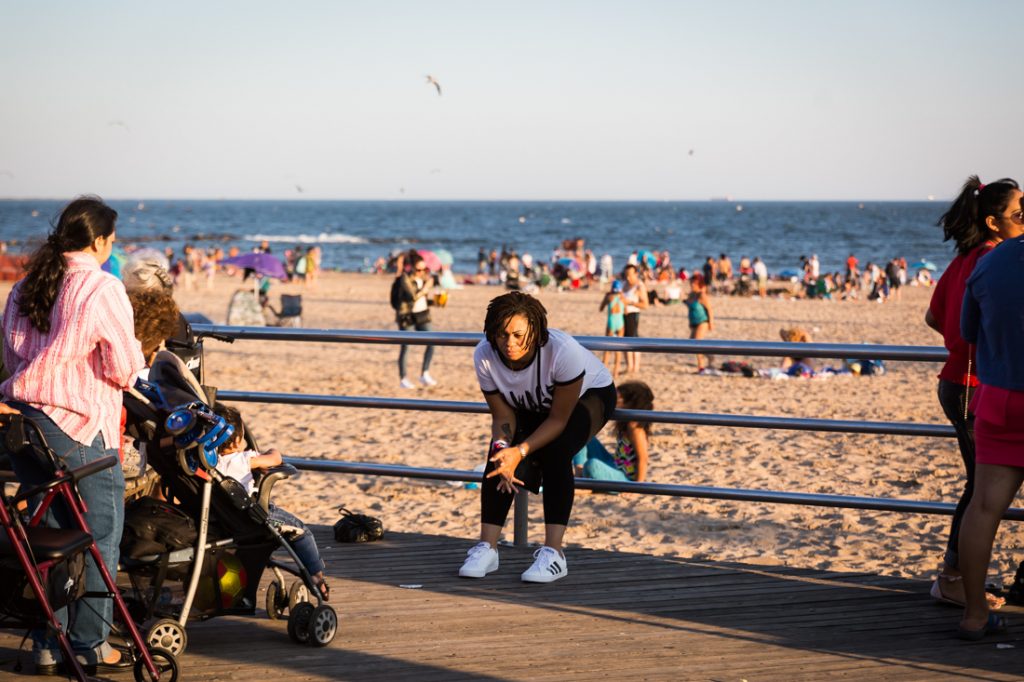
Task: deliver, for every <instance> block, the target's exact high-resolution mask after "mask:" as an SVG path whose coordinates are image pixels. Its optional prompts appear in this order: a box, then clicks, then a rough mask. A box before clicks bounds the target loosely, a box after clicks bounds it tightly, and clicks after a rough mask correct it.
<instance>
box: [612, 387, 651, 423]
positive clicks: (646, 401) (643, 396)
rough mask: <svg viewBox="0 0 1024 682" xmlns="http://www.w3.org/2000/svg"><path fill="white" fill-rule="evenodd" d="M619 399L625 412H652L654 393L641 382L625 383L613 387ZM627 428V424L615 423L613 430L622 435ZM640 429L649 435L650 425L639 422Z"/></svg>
mask: <svg viewBox="0 0 1024 682" xmlns="http://www.w3.org/2000/svg"><path fill="white" fill-rule="evenodd" d="M615 390H616V391H618V393H619V397H620V398H622V407H623V408H624V409H626V410H653V409H654V391H652V390H651V387H650V386H648V385H647V384H645V383H644V382H642V381H627V382H625V383H623V384H619V385H618V386H616V387H615ZM627 426H629V422H623V421H617V422H615V430H616V431H618V432H619V433H622V432H623V431H625V430H626V427H627ZM640 427H641V428H642V429H643V430H644V431H645V432H646V433H647V435H651V423H650V422H640Z"/></svg>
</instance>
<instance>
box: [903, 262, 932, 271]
mask: <svg viewBox="0 0 1024 682" xmlns="http://www.w3.org/2000/svg"><path fill="white" fill-rule="evenodd" d="M910 269H911V270H933V271H934V270H937V269H938V268H936V267H935V263H933V262H931V261H930V260H922V261H918V262H916V263H913V264H912V265H911V266H910Z"/></svg>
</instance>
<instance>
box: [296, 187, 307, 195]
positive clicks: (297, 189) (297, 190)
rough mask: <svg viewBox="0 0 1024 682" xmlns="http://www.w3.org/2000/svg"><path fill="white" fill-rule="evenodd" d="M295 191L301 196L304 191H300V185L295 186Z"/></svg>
mask: <svg viewBox="0 0 1024 682" xmlns="http://www.w3.org/2000/svg"><path fill="white" fill-rule="evenodd" d="M295 191H296V192H298V193H299V194H302V193H303V192H304V191H305V190H304V189H302V185H295Z"/></svg>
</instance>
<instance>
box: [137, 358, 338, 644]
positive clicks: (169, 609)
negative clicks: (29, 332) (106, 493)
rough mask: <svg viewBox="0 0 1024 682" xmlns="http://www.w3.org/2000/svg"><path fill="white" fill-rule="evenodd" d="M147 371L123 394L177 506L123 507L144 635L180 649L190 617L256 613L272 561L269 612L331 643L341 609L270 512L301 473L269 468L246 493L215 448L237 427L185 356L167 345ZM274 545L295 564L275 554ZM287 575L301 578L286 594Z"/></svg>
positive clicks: (316, 640) (306, 638) (310, 640)
mask: <svg viewBox="0 0 1024 682" xmlns="http://www.w3.org/2000/svg"><path fill="white" fill-rule="evenodd" d="M149 377H150V380H149V381H148V382H142V381H140V382H139V383H138V384H137V385H136V388H135V389H134V390H133V391H131V392H129V393H126V394H125V407H126V408H127V411H128V415H129V416H128V422H129V425H130V428H131V430H132V431H133V432H134V433H135V434H136V435H137V437H138V438H139V439H140V440H141V441H143V442H144V443H145V444H146V450H147V460H148V463H149V464H150V465H151V466H152V467H153V468H154V469H155V470H156V471H157V472H158V473H159V474H160V477H161V480H162V482H163V485H164V486H165V488H166V491H167V495H166V497H167V499H168V500H173V501H174V504H169V503H164V502H160V501H157V500H153V499H147V500H140V501H139V502H138V503H136V504H134V505H132V506H131V507H130V508H128V509H126V515H125V534H124V539H123V540H122V545H121V560H122V565H123V570H124V572H125V573H126V574H127V575H128V576H129V577H130V579H131V583H132V590H131V599H130V603H131V609H132V611H133V615H134V616H135V618H136V620H137V621H138V622H140V623H142V622H145V623H150V622H152V625H150V626H149V627H148V628H147V630H146V641H147V642H150V643H153V644H154V645H156V644H159V645H160V646H161V647H163V648H167V649H168V650H169V651H171V652H172V653H174V654H175V655H180V654H181V653H182V652H184V651H185V649H186V647H187V644H188V639H187V635H186V632H185V625H186V623H187V622H188V620H189V619H190V618H193V619H202V620H205V619H207V618H212V617H215V616H218V615H224V614H231V615H252V614H254V613H255V611H256V593H257V590H258V587H259V583H260V578H261V576H262V575H263V571H264V570H266V569H267V568H270V569H271V570H273V571H274V575H275V580H274V581H273V582H272V583H271V584H270V586H269V587H268V589H267V596H266V609H267V615H268V616H269V617H270V618H272V619H277V618H281V617H282V616H283V615H284V612H285V609H287V610H288V635H289V636H290V637H291V639H292V640H293V641H295V642H297V643H300V644H311V645H313V646H326V645H327V644H329V643H330V642H331V640H333V639H334V636H335V634H336V633H337V628H338V618H337V614H336V613H335V611H334V609H333V608H332V607H330V606H328V605H327V604H326V603H324V601H323V599H322V597H321V595H320V592H319V590H318V589H317V588H316V586H315V584H314V582H313V579H312V576H310V575H309V572H308V571H307V570H306V568H305V567H304V566H303V565H302V563H301V562H300V561H299V560H298V557H297V555H296V554H295V551H294V550H293V549H292V547H291V545H290V544H288V542H287V541H286V540H285V534H287V533H289V532H294V531H295V530H297V529H289V528H288V527H278V526H277V525H276V524H275V523H274V522H273V521H271V520H270V518H269V516H268V513H267V506H268V504H269V501H270V494H271V490H272V488H273V486H274V484H275V483H276V482H277V481H279V480H281V479H283V478H288V477H291V476H293V475H295V474H296V473H297V471H296V470H295V468H294V467H292V466H290V465H283V466H280V467H276V468H274V469H272V470H268V471H266V472H265V473H264V475H263V477H262V479H261V480H260V481H259V484H258V490H257V494H256V495H255V496H250V495H248V494H247V492H246V490H245V488H244V487H243V486H242V485H241V484H240V483H239V482H238V481H236V480H234V479H233V478H230V477H226V476H224V475H222V474H221V473H220V472H219V471H217V470H216V468H215V466H216V463H217V448H218V447H219V446H220V445H222V444H223V443H225V442H227V441H228V440H230V438H231V436H232V435H233V429H232V427H231V426H229V425H228V424H227V423H226V422H224V420H223V419H222V418H221V417H219V416H217V415H216V414H215V413H214V412H213V410H212V409H211V407H210V402H212V401H209V402H208V400H207V395H206V391H205V390H204V389H203V388H202V387H201V386H200V385H199V384H198V383H197V382H196V381H195V378H194V377H193V376H192V374H191V373H190V372H189V371H188V369H187V368H186V367H185V365H184V364H183V363H182V362H181V360H180V358H178V357H177V356H175V355H173V354H172V353H169V352H167V351H161V352H160V353H159V354H158V355H157V358H156V360H155V361H154V363H153V366H152V367H151V368H150V373H149ZM252 445H253V446H255V444H254V443H253V444H252ZM278 550H283V551H284V552H286V553H287V554H288V556H289V557H290V558H291V561H290V562H279V561H277V560H275V559H273V558H272V556H271V555H272V554H273V553H274V552H276V551H278ZM284 573H290V574H292V575H294V576H297V577H298V580H295V581H294V582H293V583H292V585H291V588H290V590H288V592H287V593H286V592H285V588H284V584H285V579H284ZM179 584H180V585H179ZM310 595H312V596H313V597H314V598H315V599H316V605H315V606H314V605H313V604H312V603H310V601H309V598H310ZM176 597H177V598H176ZM153 619H156V620H155V622H153Z"/></svg>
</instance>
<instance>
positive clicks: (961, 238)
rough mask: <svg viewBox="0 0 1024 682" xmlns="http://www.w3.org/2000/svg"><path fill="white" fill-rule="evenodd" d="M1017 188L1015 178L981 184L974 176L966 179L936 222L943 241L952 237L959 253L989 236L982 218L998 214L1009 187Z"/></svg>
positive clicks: (1004, 201) (1001, 211)
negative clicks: (955, 196)
mask: <svg viewBox="0 0 1024 682" xmlns="http://www.w3.org/2000/svg"><path fill="white" fill-rule="evenodd" d="M1017 189H1020V185H1018V184H1017V182H1016V181H1015V180H1011V179H1010V178H1003V179H1002V180H996V181H995V182H990V183H988V184H987V185H983V184H982V182H981V180H979V179H978V176H977V175H972V176H970V177H969V178H967V182H965V183H964V186H963V189H961V190H960V194H959V196H957V198H956V199H954V200H953V204H952V205H951V206H950V207H949V209H948V210H947V211H946V212H945V213H943V214H942V217H941V218H939V222H938V223H936V224H937V225H938V226H939V227H941V228H942V232H943V234H944V238H943V241H949V240H950V239H952V240H953V241H954V242H955V243H956V251H957V253H959V254H960V255H961V256H963V255H966V254H968V253H969V252H970V251H971V250H973V249H974V247H976V246H978V245H979V244H982V243H984V242H985V241H987V240H988V239H990V238H991V237H992V229H991V228H989V226H988V225H987V224H986V222H985V219H986V218H988V217H990V216H998V215H1002V213H1003V211H1005V210H1006V207H1007V205H1009V203H1010V195H1011V194H1012V193H1013V190H1017Z"/></svg>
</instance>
